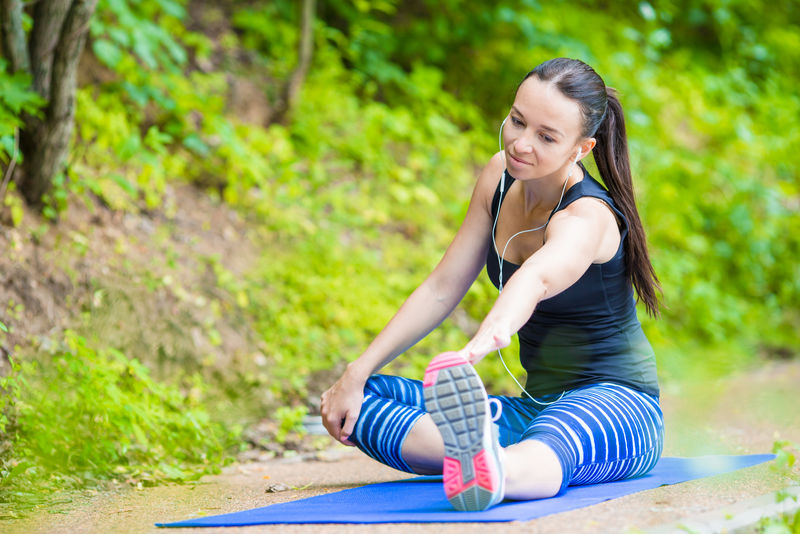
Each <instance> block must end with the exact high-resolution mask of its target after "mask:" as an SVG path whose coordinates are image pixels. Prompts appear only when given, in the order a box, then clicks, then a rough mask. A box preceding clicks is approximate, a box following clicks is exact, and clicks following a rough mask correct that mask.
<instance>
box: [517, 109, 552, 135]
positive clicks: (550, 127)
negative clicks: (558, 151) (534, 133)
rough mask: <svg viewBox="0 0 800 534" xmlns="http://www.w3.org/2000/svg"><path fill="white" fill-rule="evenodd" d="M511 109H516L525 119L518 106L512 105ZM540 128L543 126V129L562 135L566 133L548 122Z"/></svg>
mask: <svg viewBox="0 0 800 534" xmlns="http://www.w3.org/2000/svg"><path fill="white" fill-rule="evenodd" d="M511 110H512V111H516V112H517V115H519V116H521V117H522V118H523V119H524V118H525V115H524V114H523V113H522V112H521V111H520V110H519V108H518V107H517V106H511ZM539 128H541V129H542V130H547V131H548V132H552V133H554V134H556V135H560V136H562V137H563V136H564V134H563V133H561V130H559V129H558V128H553V127H552V126H548V125H546V124H540V125H539Z"/></svg>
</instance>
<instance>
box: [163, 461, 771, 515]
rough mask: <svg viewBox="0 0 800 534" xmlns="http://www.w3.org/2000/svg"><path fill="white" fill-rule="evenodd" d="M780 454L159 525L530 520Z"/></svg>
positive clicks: (345, 496)
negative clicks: (453, 501) (548, 493)
mask: <svg viewBox="0 0 800 534" xmlns="http://www.w3.org/2000/svg"><path fill="white" fill-rule="evenodd" d="M773 458H775V456H774V455H773V454H753V455H748V456H701V457H696V458H662V459H661V460H660V461H659V462H658V464H656V466H655V467H654V468H653V470H652V471H650V473H648V474H647V475H645V476H643V477H639V478H635V479H630V480H621V481H617V482H608V483H605V484H594V485H590V486H571V487H569V488H568V489H567V491H565V492H564V493H562V494H561V495H558V496H556V497H552V498H550V499H540V500H535V501H505V502H503V503H500V504H498V505H497V506H495V507H493V508H490V509H489V510H486V511H484V512H458V511H455V510H454V509H453V507H452V506H451V505H450V503H449V502H448V501H447V499H446V498H445V496H444V489H443V488H442V483H441V477H439V476H431V477H417V478H412V479H408V480H401V481H399V482H382V483H379V484H370V485H368V486H363V487H360V488H353V489H347V490H342V491H337V492H336V493H329V494H327V495H319V496H316V497H309V498H307V499H300V500H299V501H293V502H286V503H279V504H273V505H270V506H264V507H263V508H254V509H252V510H245V511H242V512H235V513H231V514H223V515H216V516H211V517H200V518H197V519H189V520H187V521H178V522H176V523H156V526H159V527H233V526H245V525H265V524H276V523H284V524H285V523H451V522H467V523H471V522H483V521H529V520H531V519H535V518H537V517H542V516H545V515H550V514H556V513H558V512H566V511H568V510H574V509H576V508H583V507H584V506H591V505H592V504H597V503H599V502H603V501H608V500H610V499H615V498H617V497H622V496H623V495H630V494H631V493H636V492H639V491H643V490H647V489H653V488H657V487H659V486H666V485H669V484H678V483H679V482H686V481H687V480H695V479H698V478H704V477H709V476H713V475H720V474H722V473H728V472H730V471H735V470H737V469H742V468H745V467H751V466H754V465H757V464H760V463H763V462H767V461H769V460H772V459H773Z"/></svg>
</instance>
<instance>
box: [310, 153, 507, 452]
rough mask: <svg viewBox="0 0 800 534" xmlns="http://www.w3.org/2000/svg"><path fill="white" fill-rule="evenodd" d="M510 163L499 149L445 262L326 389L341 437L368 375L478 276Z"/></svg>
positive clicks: (440, 316)
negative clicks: (499, 185) (492, 210)
mask: <svg viewBox="0 0 800 534" xmlns="http://www.w3.org/2000/svg"><path fill="white" fill-rule="evenodd" d="M504 168H505V162H504V160H503V154H502V152H498V153H497V154H495V155H494V156H493V157H492V159H491V160H490V161H489V163H488V164H487V165H486V167H484V169H483V171H482V172H481V174H480V176H479V177H478V180H477V183H476V184H475V188H474V190H473V193H472V198H471V200H470V204H469V208H468V209H467V214H466V216H465V218H464V221H463V223H462V224H461V227H460V228H459V230H458V232H457V233H456V236H455V238H454V239H453V241H452V243H451V244H450V246H449V247H448V248H447V251H446V252H445V254H444V256H443V257H442V259H441V261H440V262H439V264H438V265H437V266H436V268H435V269H434V270H433V272H431V274H430V275H429V276H428V277H427V278H426V279H425V281H424V282H422V284H421V285H420V286H419V287H418V288H417V289H416V290H414V292H413V293H411V295H410V296H409V297H408V298H407V299H406V301H405V302H404V303H403V305H402V306H401V307H400V309H399V310H398V311H397V313H396V314H395V315H394V317H392V319H391V320H390V321H389V323H388V324H387V325H386V326H385V327H384V328H383V330H381V332H380V333H379V334H378V335H377V336H376V337H375V339H374V340H373V341H372V343H370V345H369V346H368V347H367V349H366V350H365V351H364V352H363V354H361V356H359V358H358V359H357V360H355V361H353V362H351V363H350V364H349V365H348V366H347V370H346V371H345V372H344V374H343V375H342V376H341V378H339V380H338V381H337V382H336V383H335V384H334V385H333V386H331V388H330V389H328V390H327V391H326V392H325V393H323V394H322V403H321V410H322V422H323V424H324V425H325V428H326V429H327V430H328V432H329V433H330V434H331V436H333V437H334V438H336V439H337V440H339V441H341V442H342V443H345V444H347V445H350V444H351V443H349V442H348V441H347V438H348V437H349V436H350V434H351V433H352V431H353V427H354V426H355V422H356V420H357V419H358V415H359V413H360V411H361V402H362V400H363V392H364V384H365V383H366V381H367V378H369V376H370V375H371V374H373V373H375V372H377V371H378V370H379V369H381V368H382V367H383V366H385V365H386V364H388V363H389V362H391V361H392V360H393V359H394V358H396V357H397V356H398V355H399V354H401V353H403V352H404V351H406V350H408V349H409V348H410V347H412V346H413V345H415V344H416V343H417V342H418V341H419V340H421V339H422V338H424V337H425V336H426V335H428V334H429V333H430V332H431V331H432V330H433V329H434V328H436V327H437V326H438V325H439V324H440V323H441V322H442V321H443V320H444V319H445V318H446V317H447V316H448V315H450V313H451V312H452V311H453V309H454V308H455V307H456V306H457V305H458V303H459V302H460V301H461V299H462V298H463V297H464V295H465V294H466V292H467V290H468V289H469V287H470V286H471V285H472V283H473V282H474V281H475V278H477V276H478V274H479V273H480V271H481V269H482V268H483V266H484V264H485V261H486V253H487V250H488V248H487V247H488V243H489V239H490V235H491V226H492V220H491V215H490V208H491V201H492V196H493V195H494V189H495V187H496V186H497V182H498V180H499V178H500V176H501V174H502V173H503V170H504Z"/></svg>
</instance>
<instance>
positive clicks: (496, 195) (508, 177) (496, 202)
mask: <svg viewBox="0 0 800 534" xmlns="http://www.w3.org/2000/svg"><path fill="white" fill-rule="evenodd" d="M503 180H505V185H504V190H503V193H502V196H501V194H500V186H501V185H503ZM514 181H515V178H514V177H513V176H511V175H510V174H508V169H506V170H503V176H502V177H501V178H500V181H498V182H497V188H496V189H495V190H494V197H493V198H492V219H494V218H495V217H497V207H498V206H499V205H500V203H501V202H502V201H503V200H505V198H506V195H507V194H508V189H509V188H510V187H511V184H513V183H514Z"/></svg>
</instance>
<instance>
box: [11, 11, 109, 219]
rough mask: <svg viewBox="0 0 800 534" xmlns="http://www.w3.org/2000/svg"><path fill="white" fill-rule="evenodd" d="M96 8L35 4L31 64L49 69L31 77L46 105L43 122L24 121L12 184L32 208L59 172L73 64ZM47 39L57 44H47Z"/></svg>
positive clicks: (71, 110) (69, 117) (71, 104)
mask: <svg viewBox="0 0 800 534" xmlns="http://www.w3.org/2000/svg"><path fill="white" fill-rule="evenodd" d="M41 4H49V5H47V6H42V5H41ZM96 4H97V0H73V1H72V2H71V3H70V2H63V1H61V0H57V1H53V2H48V1H43V0H40V5H39V6H37V9H36V11H35V13H34V14H35V15H37V14H38V15H40V16H42V17H43V18H42V19H41V20H38V19H37V20H36V21H35V22H34V30H33V32H32V39H33V40H32V41H31V51H32V52H33V54H34V57H35V58H36V61H37V63H38V62H39V61H41V62H42V63H48V64H50V65H52V67H51V66H50V65H38V64H37V65H34V71H35V76H38V77H35V79H34V87H36V89H37V91H39V92H40V94H42V95H43V96H45V98H47V99H48V100H49V103H48V106H47V108H46V109H45V113H44V118H43V119H40V118H38V117H32V116H27V117H25V118H24V122H25V126H24V128H23V130H22V135H21V136H20V148H21V151H22V154H23V157H24V159H23V172H21V173H19V174H18V179H17V183H18V186H19V190H20V192H21V193H22V194H23V196H24V197H25V200H26V201H27V202H28V203H29V204H30V205H32V206H41V204H42V200H43V197H44V195H45V194H46V193H47V192H48V191H49V190H50V188H51V186H52V181H53V178H54V177H55V176H56V175H57V174H58V173H59V172H61V171H62V169H63V165H64V160H65V159H66V156H67V151H68V149H69V141H70V138H71V136H72V128H73V119H74V116H75V90H76V79H77V69H78V61H79V59H80V55H81V52H82V50H83V45H84V43H85V42H86V33H87V30H88V28H89V19H90V18H91V16H92V13H93V12H94V9H95V6H96ZM67 7H68V9H65V8H67ZM59 19H60V20H61V21H62V22H61V23H60V24H59ZM37 27H38V29H37ZM53 35H57V36H58V39H57V40H56V39H53V38H52V36H53Z"/></svg>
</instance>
